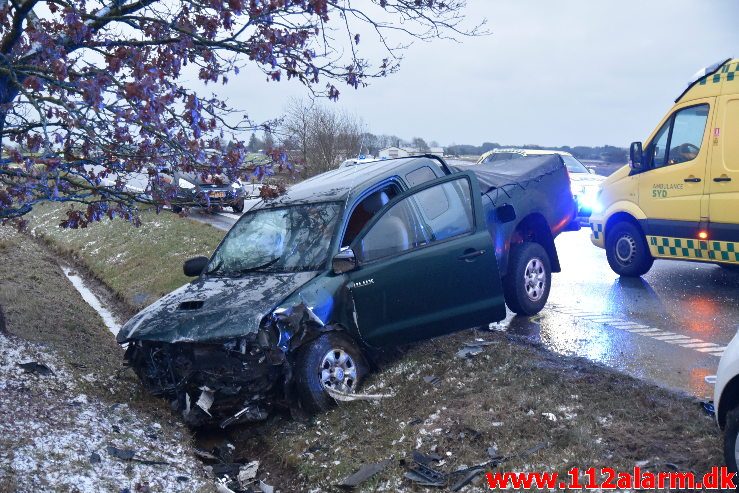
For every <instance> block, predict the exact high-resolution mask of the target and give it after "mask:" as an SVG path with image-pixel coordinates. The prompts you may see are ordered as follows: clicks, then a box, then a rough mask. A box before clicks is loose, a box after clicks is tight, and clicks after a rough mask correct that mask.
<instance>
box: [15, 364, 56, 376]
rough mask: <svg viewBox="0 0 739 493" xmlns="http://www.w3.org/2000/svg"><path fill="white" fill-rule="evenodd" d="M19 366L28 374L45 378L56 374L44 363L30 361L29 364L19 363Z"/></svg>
mask: <svg viewBox="0 0 739 493" xmlns="http://www.w3.org/2000/svg"><path fill="white" fill-rule="evenodd" d="M18 366H20V367H21V368H23V371H25V372H26V373H35V374H36V375H43V376H49V375H53V374H54V372H53V371H51V368H49V367H48V366H46V365H45V364H43V363H38V362H36V361H29V362H28V363H18Z"/></svg>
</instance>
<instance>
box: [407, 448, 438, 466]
mask: <svg viewBox="0 0 739 493" xmlns="http://www.w3.org/2000/svg"><path fill="white" fill-rule="evenodd" d="M441 459H442V457H441V456H440V455H439V454H428V455H427V454H424V453H423V452H420V451H418V450H414V451H413V460H414V461H416V462H418V463H419V464H423V465H424V466H428V465H429V464H431V463H432V462H439V461H440V460H441Z"/></svg>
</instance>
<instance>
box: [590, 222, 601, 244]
mask: <svg viewBox="0 0 739 493" xmlns="http://www.w3.org/2000/svg"><path fill="white" fill-rule="evenodd" d="M590 229H591V230H592V231H593V238H595V239H596V240H597V239H598V238H600V236H601V235H602V234H603V223H597V224H596V223H590Z"/></svg>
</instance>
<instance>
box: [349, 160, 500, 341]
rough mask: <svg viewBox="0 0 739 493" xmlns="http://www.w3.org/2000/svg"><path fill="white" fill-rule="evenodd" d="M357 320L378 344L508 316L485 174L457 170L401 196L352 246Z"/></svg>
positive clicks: (366, 337) (363, 332) (368, 337)
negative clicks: (480, 179) (488, 218)
mask: <svg viewBox="0 0 739 493" xmlns="http://www.w3.org/2000/svg"><path fill="white" fill-rule="evenodd" d="M351 248H352V250H353V251H354V252H355V255H356V257H357V260H358V267H357V269H356V270H354V271H352V272H349V273H348V277H349V282H348V287H349V289H350V291H351V294H352V298H353V300H354V306H355V309H356V312H355V321H356V323H357V327H358V330H359V333H360V334H361V336H362V339H363V340H364V341H366V342H367V343H368V344H370V345H373V346H382V345H388V344H401V343H406V342H410V341H415V340H421V339H428V338H430V337H435V336H438V335H442V334H446V333H449V332H453V331H455V330H461V329H466V328H470V327H474V326H478V325H481V324H488V323H490V322H493V321H498V320H501V319H503V318H504V317H505V313H506V311H505V302H504V300H503V290H502V286H501V280H500V274H499V273H498V266H497V261H496V258H495V250H494V247H493V241H492V238H491V237H490V234H489V233H488V231H487V229H486V225H485V221H484V216H483V211H482V203H481V198H480V190H479V186H478V183H477V179H476V178H475V177H474V175H473V174H472V173H470V172H465V173H458V174H453V175H450V176H445V177H442V178H438V179H435V180H432V181H428V182H426V183H423V184H422V185H420V186H417V187H414V188H412V189H410V190H408V191H406V192H404V193H402V194H400V195H399V196H397V197H396V198H394V199H393V200H392V201H391V202H390V203H389V204H387V205H386V206H385V208H384V209H383V210H382V211H380V213H378V214H377V216H375V217H374V218H373V219H372V221H371V222H370V223H369V224H368V225H367V226H366V227H365V228H364V230H363V231H362V232H361V233H360V234H359V236H358V237H357V239H356V240H355V241H354V242H353V243H352V246H351Z"/></svg>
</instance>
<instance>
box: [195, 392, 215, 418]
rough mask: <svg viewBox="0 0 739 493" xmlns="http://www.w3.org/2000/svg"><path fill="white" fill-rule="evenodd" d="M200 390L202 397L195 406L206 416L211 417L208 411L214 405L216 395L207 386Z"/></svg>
mask: <svg viewBox="0 0 739 493" xmlns="http://www.w3.org/2000/svg"><path fill="white" fill-rule="evenodd" d="M200 390H201V392H200V397H198V401H197V402H196V403H195V405H196V406H198V407H199V408H200V409H202V410H203V412H204V413H205V414H207V415H208V416H211V414H210V413H209V412H208V409H210V406H212V405H213V400H214V399H215V395H216V393H215V392H214V391H213V390H212V389H211V388H209V387H205V386H204V387H200Z"/></svg>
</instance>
